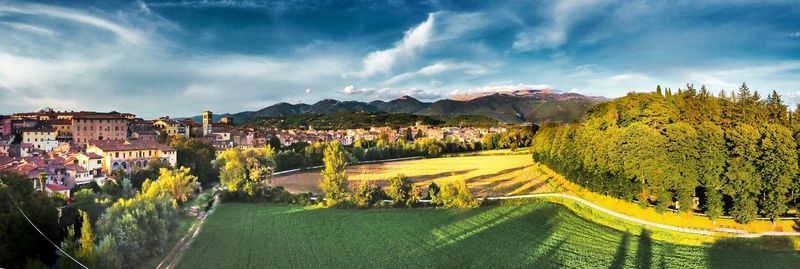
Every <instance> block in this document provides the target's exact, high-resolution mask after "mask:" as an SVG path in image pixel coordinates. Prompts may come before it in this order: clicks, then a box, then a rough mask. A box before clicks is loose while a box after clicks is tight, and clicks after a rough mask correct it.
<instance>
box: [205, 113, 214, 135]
mask: <svg viewBox="0 0 800 269" xmlns="http://www.w3.org/2000/svg"><path fill="white" fill-rule="evenodd" d="M213 122H214V113H212V112H211V111H203V136H206V135H208V134H210V133H211V132H212V130H213V129H212V125H213V124H212V123H213Z"/></svg>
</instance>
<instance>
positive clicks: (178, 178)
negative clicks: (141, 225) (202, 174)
mask: <svg viewBox="0 0 800 269" xmlns="http://www.w3.org/2000/svg"><path fill="white" fill-rule="evenodd" d="M160 173H161V175H160V176H159V177H158V180H156V181H155V182H150V181H149V180H147V181H145V182H144V184H142V194H144V195H147V196H150V197H156V196H158V195H160V194H161V193H162V192H163V193H167V194H169V195H170V196H171V197H172V198H173V199H175V201H176V202H177V203H178V204H183V203H184V202H186V201H187V200H189V198H190V197H191V196H192V194H193V193H194V190H195V189H197V177H196V176H193V175H191V170H190V169H189V168H188V167H181V168H178V169H166V168H161V171H160Z"/></svg>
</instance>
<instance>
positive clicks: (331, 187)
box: [320, 141, 347, 206]
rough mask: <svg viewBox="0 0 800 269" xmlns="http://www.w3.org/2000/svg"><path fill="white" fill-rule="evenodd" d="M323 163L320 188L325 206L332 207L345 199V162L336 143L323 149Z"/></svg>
mask: <svg viewBox="0 0 800 269" xmlns="http://www.w3.org/2000/svg"><path fill="white" fill-rule="evenodd" d="M323 162H324V163H325V168H324V169H323V170H322V177H323V180H322V182H321V183H320V188H321V189H322V192H323V193H324V194H325V199H326V204H327V205H328V206H334V205H337V204H339V203H341V202H342V201H344V200H345V199H347V171H346V167H347V162H346V159H345V155H344V149H343V148H342V145H340V144H339V142H338V141H334V142H331V143H330V144H328V146H327V147H326V148H325V157H324V158H323Z"/></svg>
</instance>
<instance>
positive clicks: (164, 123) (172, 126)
mask: <svg viewBox="0 0 800 269" xmlns="http://www.w3.org/2000/svg"><path fill="white" fill-rule="evenodd" d="M178 125H180V123H179V122H178V121H176V120H172V119H170V118H169V117H163V118H159V119H157V120H154V121H153V127H155V128H156V129H158V131H159V132H164V133H167V135H168V136H173V135H178Z"/></svg>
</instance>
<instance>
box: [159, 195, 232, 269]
mask: <svg viewBox="0 0 800 269" xmlns="http://www.w3.org/2000/svg"><path fill="white" fill-rule="evenodd" d="M218 203H219V195H215V196H214V204H212V205H211V209H210V210H208V211H207V212H203V213H200V214H201V215H199V216H198V220H197V221H195V223H194V224H192V225H193V226H195V227H196V228H195V229H194V231H193V232H191V233H189V234H186V235H184V236H183V237H182V238H181V240H180V241H178V243H176V244H175V246H174V247H173V248H172V250H170V251H169V253H167V256H165V257H164V259H163V260H161V263H159V264H158V266H156V269H171V268H175V266H176V265H178V262H180V260H181V257H183V254H184V253H186V250H188V249H189V246H190V245H191V244H192V242H194V239H195V238H197V235H199V234H200V230H202V228H203V223H205V221H206V219H207V218H208V215H211V213H214V209H215V208H216V206H217V204H218Z"/></svg>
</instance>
